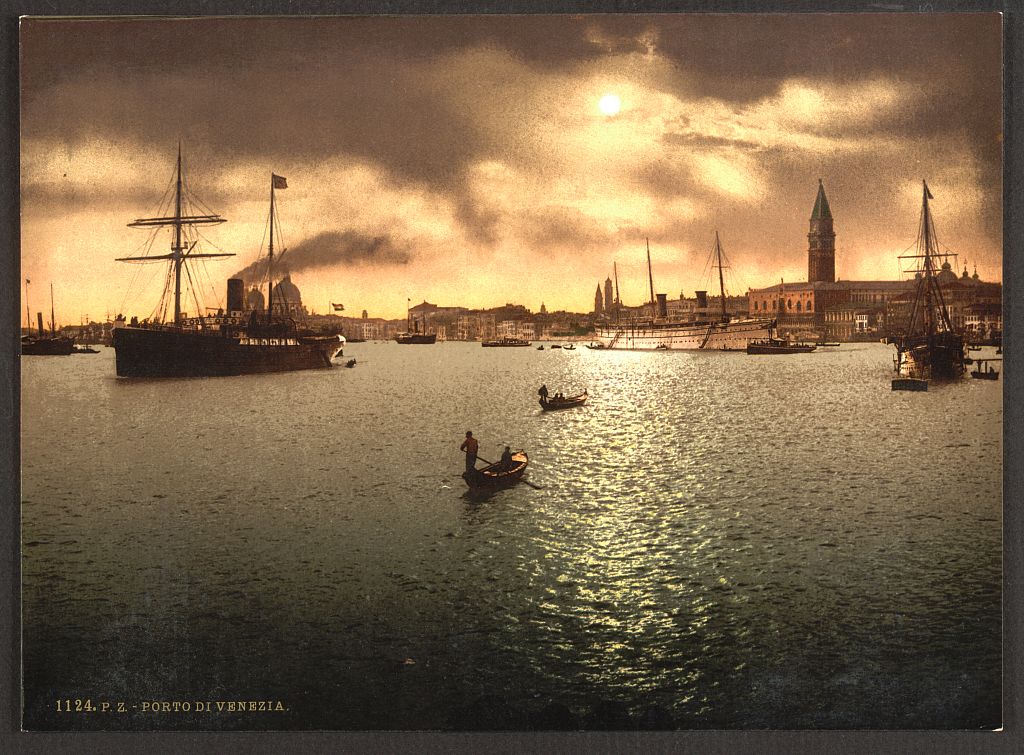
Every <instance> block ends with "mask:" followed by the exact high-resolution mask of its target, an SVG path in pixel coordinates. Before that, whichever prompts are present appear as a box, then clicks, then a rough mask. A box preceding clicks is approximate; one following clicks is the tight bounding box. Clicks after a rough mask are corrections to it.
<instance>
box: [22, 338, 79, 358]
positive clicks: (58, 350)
mask: <svg viewBox="0 0 1024 755" xmlns="http://www.w3.org/2000/svg"><path fill="white" fill-rule="evenodd" d="M74 350H75V340H74V339H73V338H32V339H25V340H23V341H22V342H21V353H22V354H24V355H26V356H48V357H57V356H66V355H68V354H70V353H72V352H73V351H74Z"/></svg>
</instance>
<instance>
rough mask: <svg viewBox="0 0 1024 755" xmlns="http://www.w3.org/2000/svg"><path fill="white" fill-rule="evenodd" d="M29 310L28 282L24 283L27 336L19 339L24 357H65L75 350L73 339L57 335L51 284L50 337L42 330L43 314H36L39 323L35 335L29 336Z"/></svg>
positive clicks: (30, 322) (30, 325)
mask: <svg viewBox="0 0 1024 755" xmlns="http://www.w3.org/2000/svg"><path fill="white" fill-rule="evenodd" d="M30 311H31V310H30V309H29V306H28V280H26V281H25V317H26V318H27V319H28V323H27V325H28V328H29V331H30V332H29V334H28V335H24V336H22V337H21V353H22V354H23V355H25V356H66V355H68V354H71V353H73V352H74V350H75V339H73V338H67V337H65V336H59V335H57V323H56V317H55V316H54V313H53V284H52V283H51V284H50V335H46V331H45V330H43V313H42V312H36V318H37V320H38V323H39V332H38V334H37V335H32V334H31V328H32V321H31V319H30V318H29V312H30Z"/></svg>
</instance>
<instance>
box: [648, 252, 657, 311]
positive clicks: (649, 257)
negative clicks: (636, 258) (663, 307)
mask: <svg viewBox="0 0 1024 755" xmlns="http://www.w3.org/2000/svg"><path fill="white" fill-rule="evenodd" d="M647 280H648V281H649V282H650V284H651V317H654V316H655V314H656V313H657V311H658V310H657V305H656V304H655V303H654V275H653V273H651V240H650V239H647Z"/></svg>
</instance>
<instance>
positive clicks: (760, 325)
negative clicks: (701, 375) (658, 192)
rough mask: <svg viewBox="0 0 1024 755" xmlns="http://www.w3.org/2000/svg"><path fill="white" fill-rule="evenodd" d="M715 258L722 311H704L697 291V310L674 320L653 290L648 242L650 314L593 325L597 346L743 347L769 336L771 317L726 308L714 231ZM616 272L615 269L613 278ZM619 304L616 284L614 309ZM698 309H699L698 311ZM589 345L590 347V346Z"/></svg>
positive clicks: (703, 300) (643, 348)
mask: <svg viewBox="0 0 1024 755" xmlns="http://www.w3.org/2000/svg"><path fill="white" fill-rule="evenodd" d="M711 255H712V258H713V259H716V260H717V263H716V265H715V266H717V268H718V283H719V291H720V294H721V302H722V311H721V313H720V314H718V315H717V316H716V315H713V314H712V313H710V312H708V311H707V292H706V291H698V292H697V300H698V305H697V306H698V313H697V314H696V316H695V317H694V318H693V319H691V320H685V321H682V320H681V321H676V320H674V319H671V318H669V317H668V314H667V310H666V309H665V307H664V305H665V301H664V295H663V294H658V295H657V297H656V296H655V294H654V280H653V276H652V274H651V252H650V245H649V244H648V248H647V270H648V278H649V279H650V294H651V298H650V302H649V303H648V306H649V307H650V309H651V316H650V317H649V318H645V319H639V320H635V319H631V320H627V321H620V320H616V321H612V322H608V323H604V324H601V325H598V327H597V328H596V335H597V339H598V341H599V342H600V344H601V346H600V348H604V349H623V350H635V351H648V350H650V351H653V350H655V349H660V350H671V351H743V350H744V349H746V348H747V344H749V343H750V342H751V341H757V340H763V339H766V338H770V337H771V328H772V327H773V326H774V324H775V321H774V320H772V319H769V318H750V317H746V318H740V319H733V318H732V317H731V316H730V315H729V313H728V312H727V310H726V305H725V301H726V297H725V281H724V277H723V274H722V245H721V241H720V239H719V236H718V233H717V231H716V232H715V246H714V249H713V251H712V253H711ZM617 278H618V272H617V271H616V279H617ZM620 309H621V307H620V305H619V301H618V286H617V285H616V297H615V312H616V313H618V312H619V311H620ZM700 310H703V312H701V311H700ZM592 348H593V347H592Z"/></svg>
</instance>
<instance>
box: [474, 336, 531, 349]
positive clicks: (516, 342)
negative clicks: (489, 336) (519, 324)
mask: <svg viewBox="0 0 1024 755" xmlns="http://www.w3.org/2000/svg"><path fill="white" fill-rule="evenodd" d="M480 345H481V346H497V347H502V346H531V345H532V344H531V343H530V342H529V341H525V340H523V339H522V338H512V337H511V336H502V337H501V338H495V339H493V340H490V341H484V342H483V343H481V344H480Z"/></svg>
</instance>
